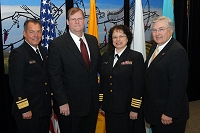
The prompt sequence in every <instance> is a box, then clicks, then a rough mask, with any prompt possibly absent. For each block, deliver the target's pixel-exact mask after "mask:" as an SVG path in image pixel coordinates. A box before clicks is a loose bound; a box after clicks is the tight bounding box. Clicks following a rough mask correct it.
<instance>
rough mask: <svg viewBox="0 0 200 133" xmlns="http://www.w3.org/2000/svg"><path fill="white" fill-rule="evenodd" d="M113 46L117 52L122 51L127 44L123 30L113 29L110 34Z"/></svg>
mask: <svg viewBox="0 0 200 133" xmlns="http://www.w3.org/2000/svg"><path fill="white" fill-rule="evenodd" d="M112 41H113V45H114V46H115V48H116V50H117V51H119V52H120V51H121V50H123V49H124V48H125V47H126V45H127V42H128V38H127V36H126V34H125V33H124V31H123V30H119V29H115V30H114V31H113V34H112Z"/></svg>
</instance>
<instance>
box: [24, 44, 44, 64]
mask: <svg viewBox="0 0 200 133" xmlns="http://www.w3.org/2000/svg"><path fill="white" fill-rule="evenodd" d="M23 45H24V46H25V48H26V49H27V51H28V53H30V56H31V57H32V58H33V59H35V60H36V62H37V63H38V64H39V65H40V66H41V67H43V66H44V64H43V61H42V60H41V59H40V58H39V57H38V56H37V53H36V52H35V51H34V50H33V48H31V46H30V45H29V44H28V43H27V42H24V43H23ZM39 50H40V49H39Z"/></svg>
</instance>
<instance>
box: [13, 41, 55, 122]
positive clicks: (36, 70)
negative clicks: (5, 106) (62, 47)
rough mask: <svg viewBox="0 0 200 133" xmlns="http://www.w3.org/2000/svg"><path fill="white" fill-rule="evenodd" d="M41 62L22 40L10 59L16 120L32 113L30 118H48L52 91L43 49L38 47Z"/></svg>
mask: <svg viewBox="0 0 200 133" xmlns="http://www.w3.org/2000/svg"><path fill="white" fill-rule="evenodd" d="M39 50H40V53H41V54H42V58H43V61H42V60H41V59H40V58H39V57H38V55H37V54H36V52H35V51H34V50H33V48H31V46H30V45H29V44H27V43H26V42H25V41H24V43H23V44H22V45H21V46H19V47H18V48H16V49H13V50H12V51H11V53H10V56H9V83H10V89H11V92H12V95H13V98H14V103H13V107H12V114H13V115H14V116H16V117H18V116H20V117H21V116H22V113H26V112H28V111H30V110H31V111H32V114H33V116H32V117H33V118H39V117H45V116H50V114H51V99H50V97H51V90H50V87H49V84H48V76H47V69H46V56H47V55H46V50H45V48H44V47H42V46H39Z"/></svg>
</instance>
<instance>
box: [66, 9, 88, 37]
mask: <svg viewBox="0 0 200 133" xmlns="http://www.w3.org/2000/svg"><path fill="white" fill-rule="evenodd" d="M67 25H69V30H70V31H71V32H72V33H74V34H75V35H77V36H79V37H81V36H82V33H83V30H84V26H85V18H84V16H83V13H82V11H81V10H79V11H77V12H76V13H74V14H71V15H69V18H68V19H67Z"/></svg>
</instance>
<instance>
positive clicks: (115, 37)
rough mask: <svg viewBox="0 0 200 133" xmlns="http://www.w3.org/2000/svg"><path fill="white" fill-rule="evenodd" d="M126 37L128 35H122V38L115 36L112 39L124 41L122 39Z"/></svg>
mask: <svg viewBox="0 0 200 133" xmlns="http://www.w3.org/2000/svg"><path fill="white" fill-rule="evenodd" d="M124 37H126V35H120V36H118V37H117V36H113V37H112V39H113V40H116V39H117V38H119V39H122V38H124Z"/></svg>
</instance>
